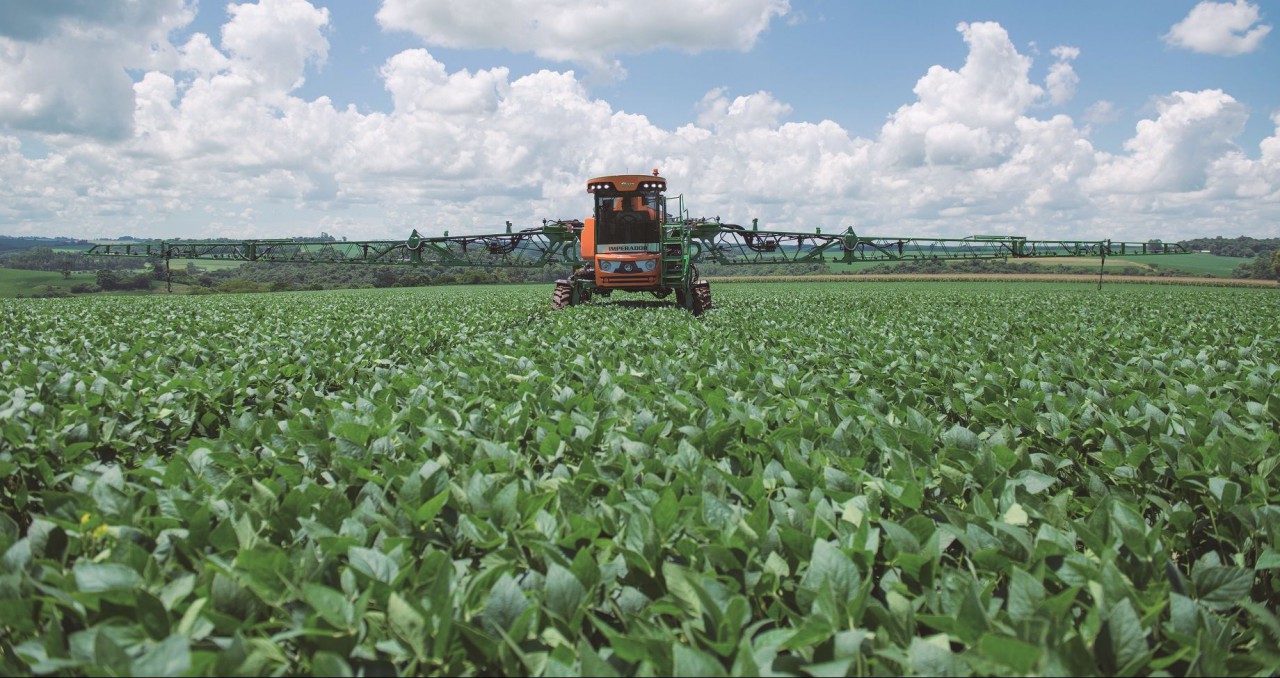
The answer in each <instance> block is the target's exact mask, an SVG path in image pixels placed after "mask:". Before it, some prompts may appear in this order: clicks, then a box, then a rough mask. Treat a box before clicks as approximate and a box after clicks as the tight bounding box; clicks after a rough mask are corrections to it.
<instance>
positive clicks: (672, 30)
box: [377, 0, 790, 75]
mask: <svg viewBox="0 0 1280 678" xmlns="http://www.w3.org/2000/svg"><path fill="white" fill-rule="evenodd" d="M789 10H790V3H789V0H735V1H734V2H723V0H646V1H645V2H643V3H641V4H639V5H637V4H636V3H634V2H629V1H628V0H596V1H595V2H591V3H582V2H576V1H575V0H383V3H382V7H381V8H380V9H379V10H378V14H377V19H378V23H379V24H381V25H382V27H383V28H385V29H387V30H401V31H409V32H411V33H414V34H416V35H417V36H419V37H420V38H421V39H422V40H423V41H424V42H425V43H426V44H427V45H429V46H440V47H458V48H475V47H485V48H494V49H506V50H510V51H513V52H531V53H533V54H536V55H538V56H540V57H542V58H544V59H550V60H552V61H560V62H570V63H576V64H581V65H583V66H586V67H587V68H588V69H590V70H592V71H594V72H598V73H611V74H614V75H617V74H620V73H621V72H622V66H621V64H620V63H619V62H618V61H617V57H618V55H621V54H634V53H639V52H646V51H649V50H654V49H664V48H665V49H674V50H680V51H684V52H701V51H705V50H711V49H725V48H729V49H739V50H746V49H750V48H751V47H752V45H754V44H755V42H756V40H757V39H758V38H759V36H760V34H761V33H763V32H764V31H765V29H767V28H768V27H769V24H770V22H771V21H772V20H773V19H774V18H775V17H781V16H783V15H785V14H787V12H788V11H789Z"/></svg>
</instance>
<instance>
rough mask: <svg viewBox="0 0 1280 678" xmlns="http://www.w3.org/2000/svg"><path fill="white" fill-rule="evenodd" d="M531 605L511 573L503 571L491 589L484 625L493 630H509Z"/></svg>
mask: <svg viewBox="0 0 1280 678" xmlns="http://www.w3.org/2000/svg"><path fill="white" fill-rule="evenodd" d="M528 607H529V599H528V598H526V597H525V595H524V591H523V590H521V588H520V585H519V584H517V583H516V580H515V579H513V578H512V577H511V575H510V574H506V573H503V575H502V576H501V577H499V578H498V581H497V583H495V584H494V585H493V588H492V589H491V590H490V591H489V598H488V600H486V601H485V604H484V625H485V627H486V628H489V629H490V630H493V631H502V632H504V633H505V632H509V631H510V630H511V627H512V626H513V625H514V624H515V622H516V619H518V618H519V617H520V615H521V614H522V613H523V612H524V611H525V609H527V608H528Z"/></svg>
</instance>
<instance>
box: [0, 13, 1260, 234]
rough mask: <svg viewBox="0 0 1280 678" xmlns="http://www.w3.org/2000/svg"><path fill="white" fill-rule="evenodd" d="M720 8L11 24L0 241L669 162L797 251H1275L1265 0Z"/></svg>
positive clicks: (3, 54)
mask: <svg viewBox="0 0 1280 678" xmlns="http://www.w3.org/2000/svg"><path fill="white" fill-rule="evenodd" d="M728 4H729V5H732V6H731V7H728V8H726V7H724V6H721V5H718V4H717V3H713V2H693V1H684V2H677V1H675V0H654V1H653V2H648V3H642V4H639V5H636V4H635V3H624V2H618V1H617V0H602V2H599V3H578V4H575V3H570V2H543V3H536V2H532V1H531V0H467V1H465V2H464V1H461V0H437V1H432V0H382V1H381V2H377V3H365V2H355V3H352V2H326V1H324V0H312V1H311V2H306V1H305V0H263V1H262V2H260V3H222V2H210V1H208V0H205V1H204V2H201V3H199V4H195V3H192V2H183V0H139V2H136V3H133V4H131V5H129V6H128V7H129V8H130V9H129V10H127V11H126V10H119V11H114V10H112V9H105V10H104V9H103V8H104V6H105V7H112V6H111V5H110V4H109V3H108V4H107V5H103V4H100V3H95V2H90V1H89V0H84V1H83V2H69V3H61V4H58V5H54V6H52V7H50V6H48V5H46V4H43V3H39V2H18V3H15V4H11V5H9V6H8V7H7V8H0V48H3V49H0V62H3V63H0V179H5V182H4V183H5V186H6V187H5V188H0V193H3V192H7V195H4V196H3V198H4V204H3V206H0V233H4V234H19V233H46V234H48V233H53V234H59V235H77V234H84V235H87V236H92V237H103V236H110V235H116V234H119V233H123V232H129V233H133V234H137V235H145V236H155V237H165V236H174V235H187V236H212V235H242V236H246V237H272V236H282V235H294V234H299V233H314V232H316V231H318V230H322V229H323V230H328V231H330V232H335V233H338V234H342V235H348V236H350V237H353V238H363V237H401V236H402V233H404V232H407V229H408V228H411V227H412V228H419V229H420V230H424V231H432V232H436V231H439V230H443V229H445V228H450V229H452V232H465V231H473V232H474V231H484V230H489V228H490V225H495V224H501V223H502V222H503V221H504V220H506V219H512V220H513V221H517V222H536V221H537V220H539V219H540V218H542V217H565V216H581V215H580V214H578V213H580V212H583V211H584V210H585V209H586V205H587V203H586V200H585V197H584V196H585V194H584V193H583V192H582V190H581V184H583V183H585V181H586V179H587V178H589V176H588V175H589V174H591V173H593V172H601V173H608V172H612V171H623V170H633V171H646V170H647V169H649V168H650V167H662V168H663V170H664V173H666V174H667V176H668V178H669V179H670V180H671V183H672V186H673V188H675V189H676V190H680V191H683V192H684V193H685V194H686V196H687V198H688V200H689V202H690V203H691V204H692V205H693V206H694V210H695V212H703V213H707V214H721V215H723V216H726V218H732V219H734V220H737V221H746V220H748V219H749V218H750V217H751V216H759V217H761V218H762V220H763V221H764V222H766V223H769V224H771V225H773V226H775V227H778V228H786V229H790V230H808V229H810V228H813V227H818V226H821V227H825V228H830V227H833V226H843V225H854V226H855V227H856V228H858V229H859V230H860V231H865V232H868V233H872V234H879V233H886V232H892V233H893V234H906V235H911V234H915V233H920V234H922V235H967V234H969V233H973V232H992V230H993V228H995V229H996V231H1003V232H1019V233H1024V234H1028V235H1038V236H1063V237H1071V236H1081V237H1086V236H1097V237H1117V238H1141V239H1145V238H1146V237H1171V236H1174V235H1176V236H1181V237H1189V236H1192V235H1219V234H1221V235H1238V234H1251V235H1258V236H1276V235H1280V233H1277V226H1276V224H1277V223H1278V220H1277V217H1278V216H1280V137H1277V125H1278V124H1280V123H1278V121H1277V119H1276V116H1277V115H1280V87H1276V86H1275V83H1276V82H1280V58H1278V57H1277V51H1276V47H1275V40H1276V39H1277V37H1276V36H1274V35H1270V34H1269V33H1270V27H1271V26H1272V25H1273V24H1274V22H1275V17H1274V16H1273V11H1272V9H1271V8H1272V5H1269V4H1267V3H1251V2H1247V1H1246V0H1236V1H1235V2H1222V3H1216V2H1204V3H1197V2H1174V1H1169V0H1164V1H1160V2H1124V3H1111V2H1074V3H1027V2H973V3H955V2H941V1H933V2H915V3H901V2H836V1H830V0H792V1H791V2H787V1H786V0H743V1H742V2H739V3H728ZM591 5H595V6H597V7H598V6H600V5H605V6H606V9H608V10H609V11H608V12H603V13H602V12H600V11H598V10H592V9H591V7H590V6H591ZM610 5H612V7H607V6H610ZM117 9H118V8H117ZM6 25H7V26H9V28H7V29H6V28H5V26H6ZM85 36H92V37H90V38H86V37H85ZM824 121H827V122H824ZM6 172H7V173H8V176H5V174H4V173H6ZM699 207H701V208H702V209H698V208H699Z"/></svg>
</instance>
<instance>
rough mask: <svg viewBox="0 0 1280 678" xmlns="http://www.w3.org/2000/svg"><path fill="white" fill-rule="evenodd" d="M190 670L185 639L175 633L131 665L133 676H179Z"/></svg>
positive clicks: (187, 645) (189, 657) (189, 659)
mask: <svg viewBox="0 0 1280 678" xmlns="http://www.w3.org/2000/svg"><path fill="white" fill-rule="evenodd" d="M189 668H191V648H190V646H189V644H188V641H187V637H186V636H184V635H182V634H180V633H175V634H173V635H172V636H169V637H168V638H166V639H164V641H163V642H161V643H159V644H157V645H156V646H155V647H152V648H151V649H150V650H148V651H147V652H146V653H145V654H143V655H142V656H141V657H139V658H138V659H137V661H135V662H134V663H133V674H134V675H135V676H179V675H182V674H184V673H186V672H187V669H189Z"/></svg>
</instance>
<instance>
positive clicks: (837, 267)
mask: <svg viewBox="0 0 1280 678" xmlns="http://www.w3.org/2000/svg"><path fill="white" fill-rule="evenodd" d="M1009 261H1010V262H1017V263H1024V262H1025V263H1031V264H1037V265H1043V266H1078V267H1081V268H1094V269H1096V268H1097V267H1098V260H1097V259H1096V258H1093V257H1044V258H1037V259H1010V260H1009ZM1246 261H1249V260H1248V259H1244V258H1241V257H1220V256H1218V255H1216V254H1199V253H1196V254H1165V255H1161V256H1149V257H1132V258H1121V257H1108V258H1107V268H1108V269H1112V268H1124V267H1126V266H1132V267H1133V268H1139V269H1145V270H1153V269H1155V270H1161V269H1163V270H1168V271H1183V272H1186V273H1193V274H1196V275H1201V276H1211V277H1216V278H1230V277H1231V272H1232V271H1234V270H1235V269H1236V267H1237V266H1239V265H1240V264H1243V263H1245V262H1246ZM881 263H885V262H870V261H859V262H855V263H852V264H839V263H832V264H829V265H830V267H831V270H832V271H833V272H836V273H840V272H844V271H862V270H866V269H868V268H871V267H873V266H878V265H880V264H881Z"/></svg>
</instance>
